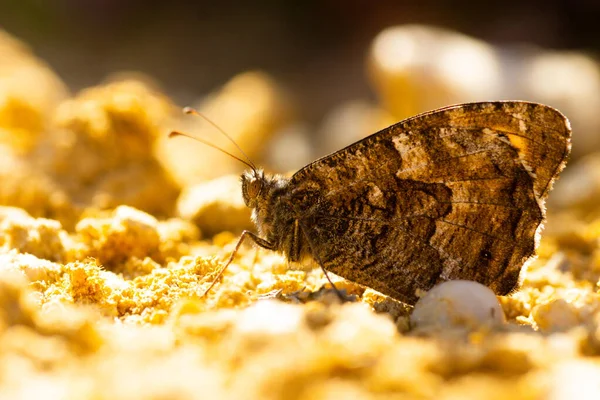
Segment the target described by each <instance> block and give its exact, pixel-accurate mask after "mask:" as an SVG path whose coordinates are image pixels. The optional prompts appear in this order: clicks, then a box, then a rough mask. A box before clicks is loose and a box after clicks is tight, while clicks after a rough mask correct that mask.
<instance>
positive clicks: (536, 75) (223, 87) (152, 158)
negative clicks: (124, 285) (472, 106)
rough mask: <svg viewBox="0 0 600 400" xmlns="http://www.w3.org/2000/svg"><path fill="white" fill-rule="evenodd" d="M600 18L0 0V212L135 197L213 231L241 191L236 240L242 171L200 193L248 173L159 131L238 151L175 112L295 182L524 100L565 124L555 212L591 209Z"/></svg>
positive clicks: (559, 4)
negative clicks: (327, 158)
mask: <svg viewBox="0 0 600 400" xmlns="http://www.w3.org/2000/svg"><path fill="white" fill-rule="evenodd" d="M599 15H600V2H598V1H596V0H576V1H566V0H565V1H560V0H545V1H541V0H535V1H528V2H522V1H515V0H507V1H503V2H471V1H466V0H459V1H454V2H445V1H439V0H421V1H410V2H409V1H406V2H402V1H391V0H379V1H372V2H367V1H348V0H346V1H342V0H322V1H303V2H283V1H279V2H277V1H264V0H263V1H253V2H237V1H236V2H234V1H230V0H222V1H218V2H208V1H183V0H172V1H169V2H159V1H147V0H146V1H142V0H51V1H49V0H0V144H1V146H0V151H1V152H4V153H3V154H0V160H1V161H2V162H3V165H2V168H0V181H1V182H2V185H0V204H10V205H17V206H20V207H23V208H25V209H26V210H28V211H29V212H30V213H32V214H33V215H36V216H49V217H52V218H56V219H59V220H61V221H62V222H63V224H64V225H65V226H67V227H68V226H73V225H74V223H75V222H76V221H77V219H78V218H79V216H80V215H82V213H84V212H85V210H87V209H88V208H90V207H92V208H100V209H110V208H114V207H116V206H118V205H121V204H129V205H132V206H134V207H137V208H140V209H142V210H145V211H148V212H151V213H153V214H155V215H163V216H164V215H166V216H169V215H173V214H176V215H179V216H183V217H185V218H190V219H194V220H196V221H201V222H197V223H198V225H199V226H201V227H202V229H203V231H205V232H217V231H219V230H222V229H225V228H223V218H222V217H221V216H220V215H221V213H219V212H215V211H214V209H209V211H207V212H206V213H204V214H202V213H200V211H198V210H200V209H202V207H204V205H206V204H208V203H210V204H213V205H214V206H215V207H217V208H222V199H224V198H225V199H234V198H235V199H237V200H235V201H236V202H237V203H235V204H234V205H232V209H236V210H242V211H240V214H239V218H234V220H233V222H232V223H231V224H230V225H229V226H227V227H226V228H227V229H232V230H233V229H235V228H239V227H240V221H248V216H247V210H246V209H245V206H244V204H243V203H242V202H241V199H240V197H239V182H238V180H237V177H235V176H234V177H233V178H232V179H230V180H229V181H226V182H225V183H222V184H220V186H219V185H216V186H209V187H205V186H200V187H199V188H198V187H197V186H196V185H197V184H201V183H202V182H204V181H207V180H209V179H212V178H215V177H217V176H221V175H226V174H233V175H238V174H239V173H240V172H241V170H242V168H243V165H241V164H240V163H238V162H237V161H235V160H233V159H232V158H230V157H227V156H225V155H222V154H220V153H218V152H216V151H214V150H213V149H210V148H208V147H207V146H203V145H201V144H199V143H192V142H190V141H189V139H183V138H179V139H174V140H167V133H168V132H169V131H170V130H173V129H177V130H181V131H185V132H189V133H191V134H193V135H197V136H201V137H203V138H205V139H207V140H209V141H211V142H213V143H216V144H217V145H218V146H221V147H222V148H224V149H227V150H228V151H232V152H234V153H236V154H239V152H237V150H236V149H235V148H234V147H233V145H232V144H231V143H229V142H228V141H227V140H226V139H225V138H224V137H223V136H222V135H219V134H218V132H217V131H216V130H215V129H214V128H213V127H211V126H210V125H209V124H207V123H205V122H204V121H202V120H199V119H197V118H193V117H191V116H183V115H182V113H181V107H183V106H188V105H190V106H194V107H196V108H198V109H199V110H200V111H201V112H203V113H204V114H205V115H207V116H208V117H209V118H211V119H212V120H214V121H215V122H216V123H217V124H218V125H219V126H221V127H222V128H223V129H224V130H225V131H227V132H228V133H229V134H230V135H231V136H232V137H233V138H234V140H235V141H236V142H237V143H238V144H239V145H240V147H241V148H243V149H244V151H245V152H246V153H247V154H248V155H249V157H250V158H251V159H252V160H253V161H254V162H256V163H257V164H259V165H263V166H265V167H266V168H267V169H268V170H270V171H276V172H281V173H286V172H287V173H289V172H291V171H294V170H297V169H298V168H301V167H302V166H304V165H306V164H307V163H309V162H310V161H312V160H314V159H316V158H318V157H321V156H324V155H326V154H328V153H330V152H333V151H335V150H338V149H340V148H342V147H344V146H345V145H348V144H350V143H352V142H354V141H356V140H359V139H360V138H362V137H364V136H366V135H368V134H372V133H374V132H377V131H378V130H379V129H382V128H385V127H386V126H389V125H391V124H393V123H395V122H397V121H400V120H401V119H403V118H407V117H410V116H412V115H415V114H417V113H420V112H424V111H428V110H431V109H435V108H438V107H442V106H446V105H449V104H456V103H461V102H468V101H484V100H501V99H513V100H515V99H518V100H530V101H537V102H541V103H545V104H548V105H550V106H554V107H556V108H558V109H559V110H561V111H562V112H563V113H564V114H565V115H567V116H568V117H569V119H570V120H571V123H572V126H573V131H574V134H573V153H572V160H571V162H570V167H569V168H568V169H567V171H566V172H565V174H563V179H561V181H560V182H559V185H558V186H559V187H557V190H555V194H553V196H552V197H551V201H553V202H554V203H556V204H558V205H560V206H562V207H569V206H571V205H573V204H575V203H576V204H580V203H581V204H584V205H583V206H582V209H584V210H586V211H585V212H586V213H587V212H592V211H589V210H597V207H596V203H597V200H596V199H597V198H598V196H600V112H599V111H600V65H599V63H598V54H599V52H600V24H598V23H597V19H598V16H599ZM579 160H581V162H578V161H579ZM15 171H18V173H17V172H15ZM569 176H570V177H571V178H568V177H569ZM32 177H34V178H32ZM28 179H36V183H35V184H32V185H29V186H28V188H29V189H28V190H29V191H28V192H23V188H22V187H21V183H22V182H23V181H25V180H28ZM563 187H564V189H561V188H563ZM206 193H212V194H214V195H213V197H212V198H210V199H207V198H206V197H203V196H207V195H206ZM582 202H583V203H582ZM595 213H596V211H593V215H596V214H595ZM200 214H202V215H201V216H200V217H198V215H200ZM224 214H225V215H232V212H230V211H227V212H226V213H224ZM211 216H212V217H211ZM213 217H214V227H213V226H211V224H210V223H208V222H207V221H208V220H209V219H210V218H213ZM246 223H247V222H246Z"/></svg>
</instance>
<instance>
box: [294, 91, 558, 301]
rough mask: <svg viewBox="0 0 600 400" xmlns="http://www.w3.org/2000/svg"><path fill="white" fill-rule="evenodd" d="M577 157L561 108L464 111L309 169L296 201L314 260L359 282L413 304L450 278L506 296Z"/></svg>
mask: <svg viewBox="0 0 600 400" xmlns="http://www.w3.org/2000/svg"><path fill="white" fill-rule="evenodd" d="M569 150H570V127H569V123H568V121H567V120H566V118H565V117H564V116H563V115H562V114H560V113H559V112H558V111H556V110H554V109H553V108H550V107H547V106H544V105H540V104H534V103H527V102H491V103H469V104H463V105H458V106H453V107H448V108H444V109H440V110H436V111H433V112H430V113H425V114H421V115H418V116H416V117H413V118H410V119H407V120H405V121H402V122H400V123H398V124H396V125H393V126H391V127H389V128H386V129H384V130H382V131H380V132H378V133H375V134H373V135H371V136H369V137H367V138H365V139H363V140H361V141H359V142H357V143H354V144H352V145H350V146H348V147H346V148H345V149H342V150H340V151H338V152H336V153H333V154H331V155H329V156H327V157H324V158H322V159H319V160H317V161H315V162H313V163H311V164H309V165H308V166H306V167H305V168H303V169H301V170H300V171H298V172H297V173H296V174H295V175H294V176H293V177H292V178H291V182H290V183H291V188H292V191H291V204H293V207H294V214H295V215H296V216H297V218H298V221H299V225H300V227H301V230H302V233H303V235H304V238H305V239H306V241H307V243H308V244H309V247H310V251H311V253H312V255H313V257H314V258H315V259H316V260H317V261H319V262H320V263H321V264H322V266H323V267H324V268H325V269H327V270H329V271H332V272H333V273H336V274H338V275H340V276H343V277H345V278H347V279H349V280H352V281H354V282H357V283H360V284H362V285H365V286H368V287H371V288H373V289H375V290H378V291H380V292H382V293H384V294H387V295H390V296H392V297H395V298H398V299H400V300H403V301H405V302H408V303H414V302H415V301H416V299H417V297H416V294H415V291H416V289H424V290H427V289H430V288H431V287H432V286H433V285H434V284H436V283H437V282H440V281H443V280H447V279H471V280H476V281H478V282H481V283H483V284H485V285H487V286H489V287H490V288H492V289H493V290H494V291H495V292H496V293H498V294H506V293H508V292H510V291H511V290H512V289H513V288H514V287H515V285H516V284H517V282H518V277H519V272H520V269H521V267H522V266H523V264H524V262H525V261H527V260H528V259H529V258H530V257H531V256H532V255H533V253H534V250H535V246H536V233H537V230H538V227H539V226H540V224H541V223H542V221H543V218H544V199H545V197H546V196H547V194H548V191H549V190H550V188H551V186H552V182H553V180H554V179H555V178H556V176H557V175H558V173H559V172H560V170H562V168H563V167H564V164H565V160H566V157H567V155H568V153H569Z"/></svg>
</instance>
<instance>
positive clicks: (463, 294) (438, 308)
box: [410, 280, 506, 328]
mask: <svg viewBox="0 0 600 400" xmlns="http://www.w3.org/2000/svg"><path fill="white" fill-rule="evenodd" d="M505 321H506V320H505V316H504V312H503V311H502V307H501V306H500V303H499V302H498V299H497V298H496V295H495V294H494V292H492V290H491V289H489V288H488V287H486V286H484V285H482V284H480V283H477V282H474V281H465V280H456V281H448V282H444V283H441V284H439V285H437V286H435V287H434V288H433V289H431V290H430V291H429V292H427V294H426V295H425V296H423V297H422V298H421V299H419V301H418V302H417V304H416V305H415V309H414V310H413V312H412V315H411V317H410V322H411V325H412V326H413V327H419V328H422V327H451V326H462V327H467V328H477V327H479V326H482V325H488V326H489V325H498V324H502V323H504V322H505Z"/></svg>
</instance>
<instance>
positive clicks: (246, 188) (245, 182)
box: [242, 169, 266, 208]
mask: <svg viewBox="0 0 600 400" xmlns="http://www.w3.org/2000/svg"><path fill="white" fill-rule="evenodd" d="M265 184H266V180H265V173H264V172H263V170H262V169H253V170H250V171H246V172H244V173H243V174H242V196H243V198H244V203H246V206H248V207H250V208H255V207H256V206H257V204H258V200H259V199H260V197H261V195H262V194H263V192H264V190H265Z"/></svg>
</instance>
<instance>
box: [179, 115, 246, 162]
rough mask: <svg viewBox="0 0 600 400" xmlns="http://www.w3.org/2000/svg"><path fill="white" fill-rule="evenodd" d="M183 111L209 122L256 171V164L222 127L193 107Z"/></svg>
mask: <svg viewBox="0 0 600 400" xmlns="http://www.w3.org/2000/svg"><path fill="white" fill-rule="evenodd" d="M183 112H184V113H186V114H192V115H195V116H197V117H200V118H202V119H203V120H205V121H206V122H208V123H209V124H211V125H212V126H213V127H214V128H215V129H217V130H218V131H219V132H221V133H222V134H223V135H224V136H225V137H226V138H227V139H229V141H230V142H231V143H233V145H234V146H235V147H236V148H237V149H238V150H239V151H240V153H242V154H243V156H244V157H246V160H248V162H246V163H245V164H246V165H248V166H249V167H250V168H252V169H253V170H255V171H256V165H254V163H253V162H252V160H250V157H248V155H247V154H246V153H245V152H244V150H242V148H241V147H240V146H239V145H238V144H237V143H236V141H235V140H233V138H232V137H231V136H229V135H228V134H227V132H225V131H224V130H223V128H221V127H220V126H219V125H217V124H215V123H214V122H213V121H212V120H211V119H210V118H208V117H207V116H206V115H204V114H202V113H201V112H200V111H197V110H195V109H193V108H192V107H184V109H183ZM238 160H239V158H238Z"/></svg>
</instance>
